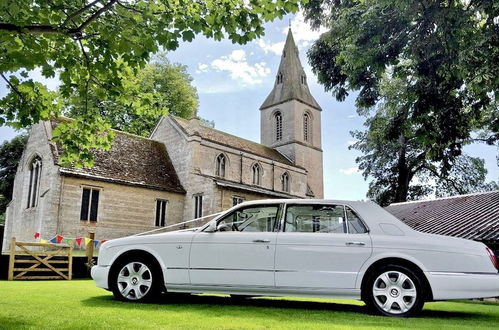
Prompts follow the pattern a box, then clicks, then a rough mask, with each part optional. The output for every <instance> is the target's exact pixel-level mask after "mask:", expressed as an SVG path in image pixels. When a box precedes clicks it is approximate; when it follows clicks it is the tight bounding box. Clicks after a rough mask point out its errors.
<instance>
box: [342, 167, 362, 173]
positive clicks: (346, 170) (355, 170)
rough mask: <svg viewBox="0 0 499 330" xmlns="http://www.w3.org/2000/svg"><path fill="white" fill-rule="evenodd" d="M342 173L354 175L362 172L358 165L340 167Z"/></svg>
mask: <svg viewBox="0 0 499 330" xmlns="http://www.w3.org/2000/svg"><path fill="white" fill-rule="evenodd" d="M340 173H343V174H345V175H352V174H358V173H360V170H359V168H358V167H350V168H340Z"/></svg>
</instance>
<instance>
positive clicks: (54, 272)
mask: <svg viewBox="0 0 499 330" xmlns="http://www.w3.org/2000/svg"><path fill="white" fill-rule="evenodd" d="M28 247H37V248H38V249H36V250H30V249H28ZM18 248H19V249H18ZM72 268H73V247H72V246H69V245H66V244H52V243H24V242H16V238H15V237H13V238H12V241H11V245H10V260H9V281H12V280H56V279H57V280H62V279H64V280H70V279H71V274H72ZM47 273H48V274H47ZM42 274H43V275H42ZM45 274H46V275H45Z"/></svg>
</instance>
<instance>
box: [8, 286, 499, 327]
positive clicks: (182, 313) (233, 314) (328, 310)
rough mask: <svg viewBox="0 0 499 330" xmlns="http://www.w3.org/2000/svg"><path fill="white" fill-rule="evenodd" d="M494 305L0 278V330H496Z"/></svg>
mask: <svg viewBox="0 0 499 330" xmlns="http://www.w3.org/2000/svg"><path fill="white" fill-rule="evenodd" d="M498 325H499V304H495V303H478V302H468V301H460V302H435V303H428V304H426V305H425V309H424V310H423V312H422V314H421V316H419V317H417V318H411V319H400V318H387V317H380V316H373V315H369V314H366V311H365V308H364V306H363V303H361V302H358V301H353V300H335V299H303V298H257V299H250V300H247V301H243V302H239V301H237V302H236V301H233V300H232V299H231V298H229V297H225V296H210V295H201V296H185V297H184V296H175V297H170V298H168V297H164V298H163V299H162V300H161V301H160V302H158V303H155V304H134V303H123V302H118V301H115V300H114V299H113V297H112V294H111V293H109V292H107V291H105V290H102V289H99V288H96V287H95V285H94V282H93V281H90V280H75V281H39V282H22V281H14V282H7V281H0V328H1V329H16V328H23V329H35V328H36V329H40V328H42V329H45V328H51V329H72V330H74V329H109V328H119V329H132V328H135V329H347V328H352V329H353V328H355V329H373V328H379V329H388V328H394V329H395V328H396V329H400V328H411V329H416V328H421V329H429V328H433V329H435V328H438V329H471V328H473V329H494V328H496V329H497V326H498Z"/></svg>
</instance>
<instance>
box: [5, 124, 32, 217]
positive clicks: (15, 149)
mask: <svg viewBox="0 0 499 330" xmlns="http://www.w3.org/2000/svg"><path fill="white" fill-rule="evenodd" d="M27 140H28V136H27V135H26V134H21V135H18V136H16V137H15V138H13V139H12V140H10V141H4V142H3V143H2V144H1V145H0V215H3V214H4V213H5V210H6V208H7V205H8V204H9V203H10V201H11V199H12V189H13V188H14V178H15V176H16V172H17V165H18V164H19V160H20V159H21V156H22V154H23V150H24V147H25V145H26V142H27Z"/></svg>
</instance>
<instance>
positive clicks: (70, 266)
mask: <svg viewBox="0 0 499 330" xmlns="http://www.w3.org/2000/svg"><path fill="white" fill-rule="evenodd" d="M68 277H69V279H70V280H71V279H72V278H73V247H72V246H70V247H69V252H68Z"/></svg>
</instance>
